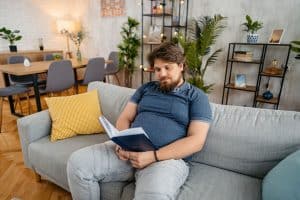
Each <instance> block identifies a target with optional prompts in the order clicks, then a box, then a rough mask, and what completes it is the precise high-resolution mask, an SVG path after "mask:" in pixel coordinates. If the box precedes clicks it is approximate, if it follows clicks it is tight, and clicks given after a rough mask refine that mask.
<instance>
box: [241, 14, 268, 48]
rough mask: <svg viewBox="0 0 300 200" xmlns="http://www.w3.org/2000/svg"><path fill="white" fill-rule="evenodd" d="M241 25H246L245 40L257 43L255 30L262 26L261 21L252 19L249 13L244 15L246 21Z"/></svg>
mask: <svg viewBox="0 0 300 200" xmlns="http://www.w3.org/2000/svg"><path fill="white" fill-rule="evenodd" d="M242 25H244V26H245V27H246V29H244V31H246V32H247V33H248V34H247V42H248V43H257V41H258V34H257V33H256V32H257V31H258V30H259V29H261V28H262V27H263V26H262V25H263V23H262V22H259V21H253V20H252V19H251V17H250V16H249V15H246V22H244V23H243V24H242Z"/></svg>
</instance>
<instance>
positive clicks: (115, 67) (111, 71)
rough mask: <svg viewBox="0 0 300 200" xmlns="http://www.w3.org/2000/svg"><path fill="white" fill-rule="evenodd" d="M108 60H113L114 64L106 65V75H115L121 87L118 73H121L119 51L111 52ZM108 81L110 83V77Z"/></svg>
mask: <svg viewBox="0 0 300 200" xmlns="http://www.w3.org/2000/svg"><path fill="white" fill-rule="evenodd" d="M108 60H112V63H108V64H106V68H105V75H106V76H110V75H114V76H115V77H116V79H117V82H118V85H120V80H119V78H118V76H117V73H118V72H119V53H118V52H117V51H112V52H110V54H109V56H108ZM107 80H108V82H109V77H108V79H107Z"/></svg>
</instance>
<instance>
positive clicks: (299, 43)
mask: <svg viewBox="0 0 300 200" xmlns="http://www.w3.org/2000/svg"><path fill="white" fill-rule="evenodd" d="M291 45H292V51H293V52H295V53H297V55H296V57H295V58H296V59H300V40H295V41H292V42H291Z"/></svg>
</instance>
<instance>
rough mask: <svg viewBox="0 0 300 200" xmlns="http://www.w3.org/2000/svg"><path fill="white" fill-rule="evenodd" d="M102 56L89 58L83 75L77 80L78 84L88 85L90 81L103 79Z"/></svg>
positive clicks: (103, 62) (103, 64)
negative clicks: (80, 79)
mask: <svg viewBox="0 0 300 200" xmlns="http://www.w3.org/2000/svg"><path fill="white" fill-rule="evenodd" d="M104 66H105V60H104V58H100V57H99V58H91V59H90V60H89V62H88V64H87V67H86V70H85V73H84V77H83V80H82V81H79V84H80V85H88V84H89V83H90V82H92V81H104V79H105V69H104Z"/></svg>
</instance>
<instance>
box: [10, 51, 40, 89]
mask: <svg viewBox="0 0 300 200" xmlns="http://www.w3.org/2000/svg"><path fill="white" fill-rule="evenodd" d="M25 58H26V57H25V56H10V57H8V59H7V63H8V64H17V63H23V62H24V60H25ZM27 59H29V58H27ZM8 77H9V81H10V84H12V85H21V86H27V87H31V86H33V78H32V75H23V76H16V75H9V76H8ZM38 84H45V81H44V80H40V79H39V80H38Z"/></svg>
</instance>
